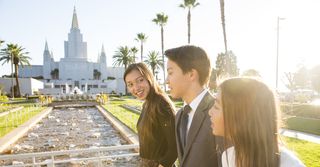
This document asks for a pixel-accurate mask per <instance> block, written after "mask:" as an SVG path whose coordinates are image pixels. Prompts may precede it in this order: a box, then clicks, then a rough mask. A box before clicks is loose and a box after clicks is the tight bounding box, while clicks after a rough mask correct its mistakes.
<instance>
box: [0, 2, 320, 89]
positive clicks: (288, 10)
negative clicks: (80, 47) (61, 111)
mask: <svg viewBox="0 0 320 167" xmlns="http://www.w3.org/2000/svg"><path fill="white" fill-rule="evenodd" d="M198 1H199V2H200V6H198V7H197V8H195V9H194V10H193V11H192V22H191V29H192V30H191V44H194V45H198V46H201V47H203V48H204V49H205V50H206V51H207V53H208V54H209V55H210V57H211V60H212V63H213V66H215V60H216V56H217V54H218V53H220V52H223V51H224V48H223V46H224V45H223V36H222V28H221V20H220V8H219V7H220V6H219V0H198ZM180 3H182V0H138V1H133V0H113V1H106V0H78V1H73V0H54V1H53V0H52V1H49V0H41V1H37V0H28V1H23V0H0V20H1V25H0V39H2V40H5V41H6V42H12V43H17V44H19V45H22V46H23V47H24V48H26V50H27V51H29V52H30V54H29V56H30V57H31V58H32V61H31V63H32V64H42V61H43V59H42V54H43V49H44V43H45V40H47V41H48V44H49V49H50V50H51V51H52V52H53V54H54V59H55V60H56V61H58V60H59V59H60V58H62V57H63V56H64V46H63V45H64V40H67V34H68V33H69V31H70V27H71V20H72V12H73V8H74V6H76V10H77V15H78V22H79V27H80V30H81V33H82V34H83V37H84V41H86V42H87V45H88V46H87V47H88V56H89V57H90V59H91V60H96V56H97V55H98V53H99V52H100V50H101V46H102V44H104V47H105V51H106V54H107V61H108V62H107V64H108V65H109V66H111V65H112V56H113V55H114V52H115V51H116V49H117V47H119V46H123V45H128V46H130V47H132V46H136V47H138V48H139V46H140V45H139V43H138V42H136V41H135V40H134V38H135V37H136V34H137V33H140V32H143V33H145V34H147V35H148V37H149V38H148V40H147V42H146V43H145V51H144V53H147V52H149V51H151V50H155V51H159V53H161V44H160V28H159V27H158V26H156V25H155V24H154V23H153V22H152V21H151V20H152V19H153V18H155V15H156V13H159V12H164V13H165V14H167V15H168V16H169V20H168V24H167V26H165V29H164V35H165V36H164V38H165V49H168V48H172V47H177V46H181V45H184V44H186V43H187V26H186V16H187V11H186V10H183V9H182V8H179V7H178V5H179V4H180ZM319 7H320V1H319V0H228V1H226V4H225V15H226V27H227V40H228V45H229V46H228V48H229V49H230V50H232V51H233V52H234V54H235V55H236V56H237V58H238V66H239V68H240V72H242V71H244V70H246V69H250V68H254V69H256V70H258V71H259V72H260V73H261V74H262V76H263V78H264V79H265V80H266V81H267V82H268V83H269V84H270V85H271V86H275V60H276V27H277V17H278V16H280V17H284V18H286V19H285V20H282V21H281V22H280V45H279V49H280V52H279V65H280V67H279V70H280V72H279V76H280V77H279V82H280V84H281V83H282V82H281V80H282V78H283V73H284V72H288V71H293V70H295V69H296V67H297V65H299V64H301V63H304V64H305V65H306V66H307V67H309V68H310V67H312V66H314V65H316V64H320V50H319V49H318V48H319V44H320V22H319V16H320V10H319V9H318V8H319ZM8 73H10V67H9V66H8V65H4V66H0V76H2V75H4V74H8ZM161 76H162V75H161Z"/></svg>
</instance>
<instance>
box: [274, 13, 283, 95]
mask: <svg viewBox="0 0 320 167" xmlns="http://www.w3.org/2000/svg"><path fill="white" fill-rule="evenodd" d="M284 19H285V18H281V17H279V16H278V18H277V63H276V89H278V73H279V72H278V71H279V22H280V20H284Z"/></svg>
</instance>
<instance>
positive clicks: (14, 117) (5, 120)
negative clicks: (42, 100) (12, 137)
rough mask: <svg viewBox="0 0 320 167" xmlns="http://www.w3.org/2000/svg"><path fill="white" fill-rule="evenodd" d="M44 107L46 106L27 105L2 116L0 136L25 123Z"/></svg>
mask: <svg viewBox="0 0 320 167" xmlns="http://www.w3.org/2000/svg"><path fill="white" fill-rule="evenodd" d="M43 109H44V107H26V108H23V109H22V110H19V111H16V112H12V113H9V114H8V115H5V116H3V117H0V137H2V136H4V135H5V134H7V133H9V132H10V131H11V130H13V129H15V128H16V127H18V126H19V125H21V124H23V123H25V122H26V121H28V120H29V119H30V118H32V117H33V116H35V115H37V114H38V113H39V112H41V111H42V110H43Z"/></svg>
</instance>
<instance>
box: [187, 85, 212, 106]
mask: <svg viewBox="0 0 320 167" xmlns="http://www.w3.org/2000/svg"><path fill="white" fill-rule="evenodd" d="M207 92H208V90H207V89H203V90H202V92H201V93H200V94H199V95H198V96H197V97H196V98H194V99H193V100H192V101H191V103H190V104H189V106H190V107H191V108H192V111H196V109H197V108H198V106H199V104H200V102H201V100H202V99H203V97H204V95H205V94H206V93H207ZM184 104H185V105H186V104H187V103H186V102H184Z"/></svg>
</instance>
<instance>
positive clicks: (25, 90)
mask: <svg viewBox="0 0 320 167" xmlns="http://www.w3.org/2000/svg"><path fill="white" fill-rule="evenodd" d="M12 82H13V84H14V85H16V79H15V78H13V79H11V78H0V85H2V86H3V87H4V89H3V92H6V93H7V94H11V89H12ZM19 86H20V92H21V95H22V96H24V95H26V94H28V95H34V94H35V93H36V92H38V91H40V89H43V82H41V81H39V80H36V79H33V78H19Z"/></svg>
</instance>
